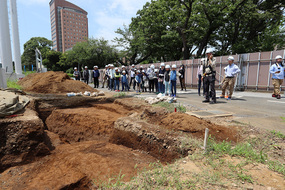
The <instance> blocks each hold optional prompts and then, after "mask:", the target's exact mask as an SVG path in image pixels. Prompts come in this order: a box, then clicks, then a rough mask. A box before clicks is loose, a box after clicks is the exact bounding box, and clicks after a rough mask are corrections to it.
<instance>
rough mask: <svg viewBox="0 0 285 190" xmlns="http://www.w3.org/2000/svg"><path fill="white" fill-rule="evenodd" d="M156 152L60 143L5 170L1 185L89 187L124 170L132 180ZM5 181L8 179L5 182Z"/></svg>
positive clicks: (14, 187) (97, 144)
mask: <svg viewBox="0 0 285 190" xmlns="http://www.w3.org/2000/svg"><path fill="white" fill-rule="evenodd" d="M156 161H157V160H156V159H154V158H153V157H152V156H150V155H148V154H145V153H141V152H139V151H134V150H132V149H130V148H126V147H124V146H118V145H114V144H110V143H106V142H102V141H88V142H81V143H75V144H65V145H60V146H58V147H57V148H56V150H54V151H53V152H52V154H51V155H50V156H47V157H45V158H43V159H41V160H40V161H38V162H34V163H31V164H28V165H24V166H20V167H14V168H10V169H8V170H6V171H5V172H3V173H2V174H1V177H0V185H2V187H1V186H0V187H1V189H5V188H7V189H37V190H41V189H75V188H79V189H87V188H88V189H89V188H91V187H94V188H95V186H96V185H98V184H99V183H100V182H103V181H105V182H106V181H108V180H109V178H111V177H115V176H118V175H119V174H120V173H121V174H124V175H125V177H124V178H123V181H129V180H130V179H131V178H132V177H134V176H135V175H136V173H137V172H138V171H139V170H142V169H144V168H147V167H148V165H149V163H153V162H156ZM3 181H5V183H4V184H3V183H1V182H3Z"/></svg>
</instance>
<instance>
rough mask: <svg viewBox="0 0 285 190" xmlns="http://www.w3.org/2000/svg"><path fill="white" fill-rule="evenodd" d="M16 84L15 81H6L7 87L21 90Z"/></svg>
mask: <svg viewBox="0 0 285 190" xmlns="http://www.w3.org/2000/svg"><path fill="white" fill-rule="evenodd" d="M17 82H18V81H17V80H7V87H8V88H14V89H18V90H22V87H21V86H20V85H18V84H17Z"/></svg>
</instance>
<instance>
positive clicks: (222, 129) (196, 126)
mask: <svg viewBox="0 0 285 190" xmlns="http://www.w3.org/2000/svg"><path fill="white" fill-rule="evenodd" d="M142 117H143V118H146V119H147V120H148V121H150V122H152V123H155V124H157V125H160V126H163V127H165V128H168V129H170V130H175V131H182V132H185V133H190V134H192V135H193V136H195V137H199V138H203V136H204V134H205V129H206V128H208V129H209V130H210V132H209V133H210V135H211V136H212V137H213V138H215V139H216V140H218V141H223V140H225V141H233V142H238V141H239V140H240V135H239V128H238V127H235V126H222V125H216V124H213V123H210V122H208V121H205V120H202V119H199V118H196V117H194V116H191V115H188V114H184V113H170V114H169V113H167V114H164V113H158V112H152V113H150V112H149V111H148V110H145V111H144V113H143V114H142Z"/></svg>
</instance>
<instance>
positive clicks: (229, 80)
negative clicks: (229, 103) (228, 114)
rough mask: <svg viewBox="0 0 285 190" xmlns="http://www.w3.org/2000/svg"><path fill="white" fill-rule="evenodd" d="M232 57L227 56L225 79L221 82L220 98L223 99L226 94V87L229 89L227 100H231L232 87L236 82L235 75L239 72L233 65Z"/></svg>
mask: <svg viewBox="0 0 285 190" xmlns="http://www.w3.org/2000/svg"><path fill="white" fill-rule="evenodd" d="M234 61H235V59H234V57H232V56H229V58H228V63H229V65H228V66H226V68H225V78H224V80H223V87H222V95H221V96H220V98H224V97H225V94H226V89H227V87H229V88H230V90H229V96H228V98H227V99H228V100H230V99H231V98H232V95H233V92H234V86H235V81H236V75H237V74H238V73H239V72H240V69H239V68H238V66H237V65H236V64H234Z"/></svg>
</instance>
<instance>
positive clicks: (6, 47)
mask: <svg viewBox="0 0 285 190" xmlns="http://www.w3.org/2000/svg"><path fill="white" fill-rule="evenodd" d="M0 5H1V6H0V57H1V62H2V66H3V68H4V69H5V71H7V72H8V73H12V72H13V63H12V51H11V38H10V31H9V18H8V6H7V0H0Z"/></svg>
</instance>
